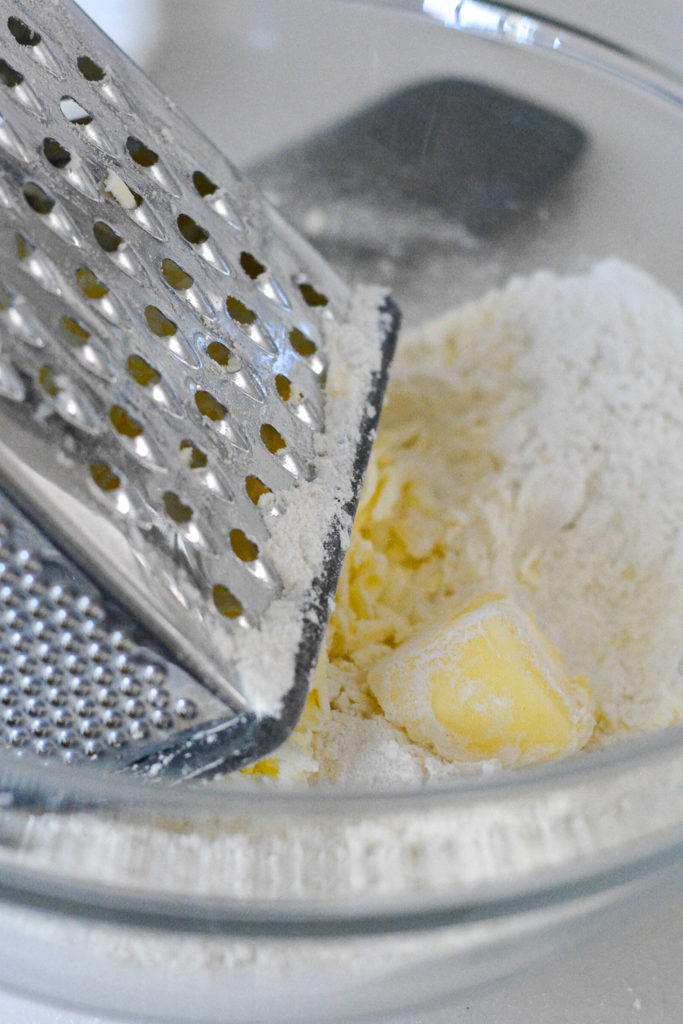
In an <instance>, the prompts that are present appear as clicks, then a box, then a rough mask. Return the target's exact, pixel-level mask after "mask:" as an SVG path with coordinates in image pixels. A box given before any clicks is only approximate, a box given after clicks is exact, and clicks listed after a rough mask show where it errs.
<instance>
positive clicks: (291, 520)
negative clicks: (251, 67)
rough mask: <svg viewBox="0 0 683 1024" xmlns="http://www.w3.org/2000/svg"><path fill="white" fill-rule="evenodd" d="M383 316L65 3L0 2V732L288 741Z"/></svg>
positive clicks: (366, 442)
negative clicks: (340, 276) (343, 280)
mask: <svg viewBox="0 0 683 1024" xmlns="http://www.w3.org/2000/svg"><path fill="white" fill-rule="evenodd" d="M396 329H397V313H396V310H395V307H394V306H393V304H392V302H391V300H390V299H389V298H388V296H387V295H386V294H385V293H384V292H382V290H381V289H374V288H363V289H356V290H354V291H353V292H350V291H349V290H348V289H347V287H346V286H345V284H344V283H343V282H342V281H341V279H340V278H339V277H338V276H337V275H336V274H335V273H334V271H332V270H331V269H330V267H329V266H327V264H326V263H325V262H324V261H323V260H322V258H321V257H320V256H318V255H317V254H316V253H315V251H314V250H313V249H311V247H310V246H309V245H308V244H307V243H306V242H305V241H304V240H302V239H301V238H300V237H299V236H298V235H297V234H296V232H294V231H293V229H291V228H290V227H289V226H288V225H287V224H286V223H285V222H284V221H283V220H282V218H280V216H279V215H278V214H277V212H276V211H275V210H274V209H273V208H272V207H270V206H269V205H268V203H267V202H266V201H265V200H264V199H263V197H262V196H261V195H260V194H259V193H258V191H257V190H256V189H255V188H253V187H252V186H251V185H250V184H249V182H247V181H245V180H244V179H243V178H242V177H241V176H240V175H239V173H238V172H237V171H236V170H235V169H234V168H233V167H232V166H231V165H230V163H229V162H228V161H227V160H226V159H225V157H223V156H222V155H221V154H220V153H219V152H218V151H217V150H216V149H215V147H214V146H213V145H211V144H210V143H209V142H208V140H207V139H206V138H205V137H204V136H203V135H202V134H201V133H200V132H199V131H198V130H197V129H196V128H195V127H194V126H193V125H192V124H191V123H190V122H189V121H188V120H187V119H186V118H185V117H184V116H183V115H182V114H181V113H179V111H178V110H177V109H176V107H175V106H174V104H173V103H172V102H171V101H170V100H168V99H167V98H165V97H164V96H163V95H162V94H161V93H160V92H159V91H158V90H157V89H156V88H155V87H154V86H153V85H152V83H151V82H150V81H149V80H148V79H147V78H146V76H145V75H144V74H143V73H142V72H141V71H140V70H139V69H138V68H137V67H136V66H135V65H134V64H133V63H132V62H131V61H130V60H128V58H126V57H125V55H123V54H122V53H121V52H120V51H119V50H118V49H117V48H116V47H115V46H114V44H113V43H112V42H111V41H110V40H109V39H108V38H107V37H106V36H105V35H104V34H103V33H102V32H100V31H99V29H97V28H96V26H95V25H94V24H93V23H92V22H91V21H90V20H89V19H88V18H87V17H86V16H85V15H84V14H83V13H82V12H81V11H80V10H79V8H77V7H76V6H75V5H74V4H72V3H71V0H22V2H15V0H0V486H1V488H2V490H1V491H0V618H1V621H0V743H2V744H4V745H6V746H10V747H15V748H17V749H18V750H19V751H23V750H27V749H28V750H33V751H35V752H37V753H38V754H41V755H44V756H58V757H61V758H62V759H64V760H67V761H76V762H77V761H80V760H84V759H87V758H92V759H96V760H97V759H99V760H102V761H104V762H106V763H110V764H111V765H112V766H115V767H117V768H118V767H124V766H125V767H127V768H132V769H133V770H135V771H138V772H140V773H143V772H144V773H146V774H150V775H158V774H168V775H172V776H174V777H178V776H179V777H183V778H186V777H197V776H199V775H208V774H212V773H213V774H215V773H219V772H223V771H227V770H230V769H234V768H238V767H240V766H242V765H246V764H248V763H250V762H252V761H254V760H256V759H258V758H259V757H262V756H264V755H265V754H267V753H269V752H270V751H271V750H272V749H274V748H275V747H276V746H278V745H279V744H280V743H281V742H282V741H283V740H284V739H285V738H286V736H287V735H288V734H289V732H290V731H291V730H292V728H293V727H294V726H295V724H296V722H297V720H298V717H299V713H300V711H301V708H302V707H303V703H304V701H305V698H306V695H307V692H308V687H309V682H310V677H311V674H312V671H313V668H314V665H315V661H316V658H317V653H318V649H319V645H320V642H321V639H322V635H323V632H324V629H325V625H326V621H327V617H328V615H329V610H330V607H331V601H332V597H333V593H334V588H335V585H336V580H337V577H338V573H339V569H340V567H341V559H342V556H343V550H344V547H345V544H346V542H347V540H348V536H349V532H350V527H351V523H352V519H353V512H354V510H355V504H356V501H357V498H358V492H359V488H360V483H361V479H362V476H363V472H364V469H365V466H366V464H367V459H368V456H369V451H370V447H371V442H372V438H373V436H374V430H375V427H376V423H377V418H378V415H379V408H380V405H381V398H382V394H383V390H384V386H385V383H386V376H387V371H388V364H389V362H390V359H391V355H392V351H393V346H394V343H395V335H396Z"/></svg>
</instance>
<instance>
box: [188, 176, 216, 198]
mask: <svg viewBox="0 0 683 1024" xmlns="http://www.w3.org/2000/svg"><path fill="white" fill-rule="evenodd" d="M192 184H193V185H194V187H195V189H196V190H197V192H198V193H199V195H200V196H201V197H202V199H205V198H206V196H212V195H213V194H214V192H217V191H218V185H214V183H213V182H212V181H211V178H208V177H207V176H206V174H204V172H203V171H195V172H194V174H193V175H192Z"/></svg>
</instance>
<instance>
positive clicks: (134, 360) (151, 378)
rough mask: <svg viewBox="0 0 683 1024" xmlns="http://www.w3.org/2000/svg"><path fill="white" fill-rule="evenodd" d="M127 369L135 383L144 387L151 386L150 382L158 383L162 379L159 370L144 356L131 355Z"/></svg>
mask: <svg viewBox="0 0 683 1024" xmlns="http://www.w3.org/2000/svg"><path fill="white" fill-rule="evenodd" d="M126 369H127V370H128V373H129V374H130V376H131V377H132V378H133V380H134V381H135V383H136V384H139V385H140V387H143V388H146V387H149V385H150V384H158V383H159V381H160V380H161V374H160V373H159V371H158V370H155V369H154V367H153V366H150V364H149V363H148V362H147V360H146V359H143V358H142V356H138V355H132V356H129V357H128V360H127V362H126Z"/></svg>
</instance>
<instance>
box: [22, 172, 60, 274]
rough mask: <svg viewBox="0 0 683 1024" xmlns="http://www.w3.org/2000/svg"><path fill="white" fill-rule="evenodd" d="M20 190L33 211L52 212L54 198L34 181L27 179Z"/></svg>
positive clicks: (42, 213)
mask: <svg viewBox="0 0 683 1024" xmlns="http://www.w3.org/2000/svg"><path fill="white" fill-rule="evenodd" d="M21 191H22V193H23V196H24V199H25V200H26V202H27V203H28V205H29V206H30V207H31V209H32V210H33V211H34V212H35V213H39V214H41V215H45V214H48V213H52V210H53V209H54V205H55V200H54V199H53V198H52V196H50V195H48V193H47V192H46V191H45V189H43V188H41V187H40V185H36V183H35V181H27V182H26V183H25V184H24V185H22V187H21ZM20 258H21V257H20Z"/></svg>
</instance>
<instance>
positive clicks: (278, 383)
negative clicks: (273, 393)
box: [275, 373, 292, 402]
mask: <svg viewBox="0 0 683 1024" xmlns="http://www.w3.org/2000/svg"><path fill="white" fill-rule="evenodd" d="M275 388H276V390H277V393H278V395H279V396H280V398H281V399H282V401H283V402H288V401H289V400H290V398H291V397H292V382H291V380H290V379H289V377H285V375H284V373H278V374H276V376H275Z"/></svg>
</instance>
